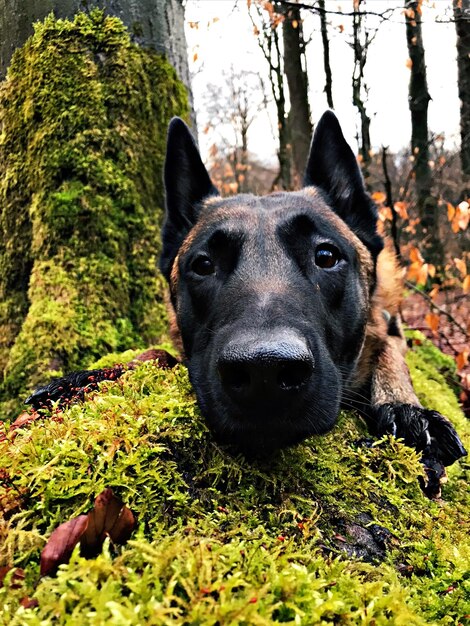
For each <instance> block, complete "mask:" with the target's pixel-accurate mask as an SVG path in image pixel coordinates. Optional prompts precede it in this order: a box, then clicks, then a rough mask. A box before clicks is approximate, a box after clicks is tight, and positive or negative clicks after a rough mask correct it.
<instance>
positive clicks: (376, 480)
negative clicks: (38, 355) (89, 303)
mask: <svg viewBox="0 0 470 626" xmlns="http://www.w3.org/2000/svg"><path fill="white" fill-rule="evenodd" d="M420 350H421V348H420V347H417V348H416V354H415V356H416V357H422V356H423V355H422V354H420ZM128 356H129V355H126V359H123V360H127V357H128ZM413 376H414V379H415V383H417V384H418V385H421V386H423V387H424V386H425V381H429V380H430V379H429V378H428V377H427V374H426V372H425V371H424V370H418V369H416V368H413ZM433 407H434V408H436V409H437V410H441V411H442V410H443V409H444V407H450V408H451V413H452V414H449V416H450V417H451V418H453V419H454V421H456V422H457V426H458V428H459V431H460V434H461V435H462V438H463V439H464V443H465V444H466V445H467V447H468V443H469V439H470V429H469V427H468V424H466V423H465V419H464V418H463V416H462V415H461V414H460V413H459V411H458V406H457V403H456V400H455V396H454V395H453V392H452V391H451V390H450V389H449V388H448V387H446V386H445V384H444V383H442V382H441V383H440V385H439V388H438V390H437V392H436V396H435V397H434V398H433ZM364 435H365V430H364V427H363V424H362V423H361V421H360V420H359V419H358V418H356V417H354V416H353V415H342V416H341V419H340V421H339V424H338V426H337V427H336V429H335V430H334V432H332V433H331V434H329V435H326V436H322V437H313V438H311V439H310V440H308V441H307V442H306V443H305V444H303V445H300V446H297V447H295V448H292V449H290V450H286V451H283V452H281V453H279V454H278V455H276V456H273V457H271V458H270V459H269V460H268V461H265V462H263V463H261V462H259V463H248V462H246V461H245V460H244V459H243V458H239V457H233V456H230V455H229V454H228V453H227V451H224V450H221V449H220V448H219V447H218V446H217V445H216V444H215V443H214V442H213V440H212V437H211V435H210V433H209V432H208V431H207V428H206V426H205V424H204V421H203V420H202V419H201V417H200V415H199V411H198V408H197V406H196V402H195V398H194V396H193V394H192V391H191V388H190V385H189V382H188V378H187V373H186V370H185V369H184V368H183V367H182V366H179V367H178V368H176V369H175V370H172V371H163V370H160V369H158V367H156V366H155V364H152V363H146V364H144V365H142V366H141V367H139V368H138V369H137V370H135V371H132V372H127V373H126V374H125V375H124V377H123V378H122V379H120V380H119V381H117V382H116V383H112V384H111V383H105V384H104V385H103V387H102V390H101V391H100V392H99V393H96V394H93V395H92V396H91V397H90V398H89V399H88V400H87V402H85V403H84V404H82V405H76V406H74V407H71V408H70V409H69V410H67V411H65V412H64V413H53V414H52V416H51V417H50V418H49V419H48V420H45V421H42V422H35V423H34V424H33V425H32V426H30V427H28V428H27V429H24V430H21V431H17V434H16V437H15V438H14V440H12V441H11V442H10V441H5V442H3V443H0V468H4V471H3V477H2V480H3V489H2V490H0V504H1V507H2V509H3V511H5V513H4V515H3V522H2V526H1V530H0V546H2V547H1V548H0V555H1V562H0V565H6V566H9V567H13V568H21V569H23V570H24V579H18V576H17V577H16V579H15V578H14V570H12V571H11V572H10V573H9V574H8V575H7V577H6V579H5V583H4V587H3V589H1V590H0V606H2V605H3V619H4V620H5V622H7V623H9V624H21V625H23V624H38V625H39V624H41V625H47V624H52V623H54V624H84V625H86V624H94V625H97V624H108V623H116V624H126V625H127V624H129V625H131V624H136V625H137V624H143V623H145V624H161V625H164V624H169V623H171V624H180V625H183V624H184V625H187V624H191V625H193V624H194V625H195V624H213V625H215V624H233V625H236V624H237V625H238V624H277V623H289V624H305V625H310V624H315V623H322V624H350V625H353V624H359V623H360V624H370V625H372V624H375V625H376V626H378V625H382V624H394V625H396V624H430V623H431V624H455V625H457V624H459V623H461V624H465V619H467V618H466V617H465V616H468V614H469V613H470V601H469V598H470V579H469V574H468V562H469V559H470V539H469V537H470V532H469V531H470V528H469V525H470V524H469V520H470V509H469V503H468V497H467V495H468V492H467V489H468V487H467V484H468V483H467V482H466V479H468V469H469V468H468V465H466V464H465V463H462V464H455V465H454V466H453V467H452V468H451V477H450V481H449V483H448V484H447V485H446V486H445V487H444V490H443V498H442V500H441V501H437V502H435V501H429V500H427V499H426V498H425V497H424V496H423V495H422V493H421V491H420V489H419V487H418V481H417V478H418V476H420V475H421V474H422V470H421V466H420V462H419V457H418V455H417V454H416V453H415V452H414V451H412V450H411V449H409V448H407V447H405V446H404V445H403V444H402V443H400V442H399V441H396V440H394V439H393V438H385V439H383V440H381V441H379V442H376V443H375V444H374V445H372V446H371V445H370V442H368V441H367V440H365V439H364ZM9 437H11V435H9ZM105 487H112V488H113V490H114V491H115V493H116V494H118V495H119V496H120V497H121V498H122V500H123V501H124V502H125V503H126V504H127V505H128V506H129V507H130V508H131V509H132V510H133V511H134V513H135V514H136V515H137V519H138V524H139V527H138V530H137V532H136V533H135V535H134V536H133V538H132V540H131V541H130V542H129V543H128V544H127V545H125V546H124V547H122V548H117V547H115V546H112V545H109V544H107V545H105V550H104V552H103V554H102V555H100V556H99V557H97V558H96V559H93V560H84V559H83V558H81V557H80V556H79V554H78V552H77V551H76V552H75V553H74V556H73V557H72V560H71V562H70V563H69V564H68V565H63V566H61V567H60V570H59V573H58V575H57V577H55V578H44V579H39V574H38V571H39V565H38V563H39V554H40V551H41V549H42V548H43V546H44V545H45V542H46V540H47V538H48V537H49V536H50V534H51V532H52V530H53V529H54V528H55V527H57V526H58V525H59V524H60V523H62V522H64V521H66V520H68V519H70V518H71V517H73V516H76V515H78V514H80V513H82V512H84V511H86V510H88V509H89V508H90V506H91V503H92V501H93V499H94V497H95V496H96V495H97V494H98V493H99V492H100V491H102V490H103V489H104V488H105ZM26 597H28V598H33V599H34V600H36V601H37V602H38V606H37V607H32V608H25V607H23V606H21V605H20V602H21V601H22V600H23V604H25V600H24V599H25V598H26Z"/></svg>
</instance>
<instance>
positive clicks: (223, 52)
mask: <svg viewBox="0 0 470 626" xmlns="http://www.w3.org/2000/svg"><path fill="white" fill-rule="evenodd" d="M402 4H403V2H399V1H396V0H368V2H367V3H366V8H368V9H369V10H371V11H377V12H380V11H383V10H384V9H385V8H387V7H391V6H398V7H399V6H402ZM424 4H425V5H424V10H423V39H424V45H425V49H426V65H427V68H428V87H429V92H430V94H431V97H432V101H431V102H430V104H429V127H430V130H431V131H433V132H435V133H441V132H443V133H445V136H446V141H447V144H448V145H456V144H458V141H459V110H460V101H459V98H458V92H457V65H456V51H455V41H456V36H455V26H454V24H453V23H438V22H437V20H439V19H440V20H443V21H445V20H448V19H449V18H450V17H451V15H452V2H451V0H437V1H436V2H431V1H429V2H426V0H425V3H424ZM326 5H327V9H332V10H338V9H342V10H344V11H348V12H349V11H351V10H352V0H343V2H338V1H337V0H326ZM214 18H215V21H214ZM186 19H187V22H188V23H189V22H196V23H198V28H191V27H189V25H188V27H187V33H186V34H187V39H188V49H189V56H190V66H191V69H192V71H193V72H194V74H195V75H194V79H193V90H194V97H195V104H196V109H197V110H200V111H201V110H202V109H203V107H204V96H205V93H206V86H207V84H208V83H216V84H219V83H220V85H221V88H223V83H224V81H223V72H224V70H227V69H229V68H230V66H233V67H234V68H235V70H236V71H253V70H255V71H259V72H260V73H265V72H266V67H265V64H266V61H265V60H264V58H263V56H262V54H261V51H260V50H259V48H258V45H257V41H256V37H255V36H254V35H253V27H252V24H251V22H250V20H249V18H248V15H247V8H246V0H239V2H238V5H237V3H236V2H233V1H232V0H188V1H187V4H186ZM330 22H331V26H330V28H329V34H330V46H331V67H332V73H333V99H334V103H335V110H336V113H337V115H338V117H339V118H340V121H341V124H342V126H343V130H344V132H345V135H346V137H347V139H348V141H349V142H350V143H351V145H352V146H353V147H354V149H357V145H356V141H355V136H356V124H357V122H358V117H357V113H356V109H355V108H354V107H353V105H352V103H351V98H352V87H351V76H352V71H353V53H352V50H351V47H350V46H349V45H348V43H347V42H348V41H350V40H351V36H350V33H351V18H348V17H340V16H331V17H330ZM371 24H372V22H371ZM342 28H344V30H343V32H341V29H342ZM304 31H305V34H306V35H307V36H311V42H310V43H309V46H308V48H307V65H308V74H309V83H310V94H309V97H310V105H311V109H312V118H313V122H316V121H317V120H318V119H319V118H320V116H321V114H322V113H323V111H324V110H325V109H326V108H327V102H326V97H325V94H324V92H323V90H324V84H325V76H324V71H323V49H322V44H321V36H320V32H319V19H318V18H317V17H306V19H305V22H304ZM195 55H197V59H196V60H195V61H194V60H193V59H194V56H195ZM407 59H408V52H407V47H406V38H405V25H404V16H403V15H402V13H401V11H397V12H395V13H394V15H393V17H392V18H391V19H390V20H389V21H388V22H386V23H383V24H382V25H381V26H380V30H379V32H378V35H377V37H376V38H375V40H374V42H373V43H372V45H371V47H370V49H369V55H368V60H367V65H366V69H365V74H366V77H365V78H366V82H367V83H368V85H369V88H370V91H369V101H368V103H367V110H368V113H369V115H370V116H371V117H372V125H371V139H372V144H373V145H374V146H376V147H380V146H381V145H386V146H390V148H391V149H392V150H399V149H400V148H402V147H404V146H407V145H408V144H409V141H410V132H411V124H410V113H409V110H408V101H407V98H408V81H409V69H408V68H407V65H406V62H407ZM268 115H271V117H272V118H273V117H274V110H271V111H270V112H266V114H260V115H259V117H258V119H257V121H256V123H255V124H253V127H252V129H251V131H250V137H249V148H250V150H251V151H252V152H254V153H256V154H257V155H259V157H260V158H262V159H263V160H266V161H273V162H274V160H275V156H274V155H275V150H276V144H275V142H274V139H273V137H272V131H271V124H270V123H269V120H268ZM203 117H204V115H203V114H202V115H201V117H200V119H202V118H203ZM213 140H214V137H213V136H211V134H210V133H209V134H208V135H206V136H201V137H200V144H201V151H202V153H203V156H205V158H207V149H208V146H209V145H210V144H211V143H212V142H213Z"/></svg>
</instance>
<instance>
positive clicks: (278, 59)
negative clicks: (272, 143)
mask: <svg viewBox="0 0 470 626" xmlns="http://www.w3.org/2000/svg"><path fill="white" fill-rule="evenodd" d="M263 6H264V8H263ZM263 6H260V4H258V3H252V4H251V5H250V7H249V16H250V18H251V21H252V24H253V30H254V33H255V35H256V36H257V38H258V44H259V46H260V49H261V51H262V53H263V56H264V58H265V59H266V63H267V65H268V71H269V84H270V88H271V91H272V94H273V98H274V102H275V105H276V111H277V126H278V133H279V149H278V159H279V175H278V176H277V178H276V180H275V181H274V186H276V187H281V188H282V189H291V188H292V176H291V166H292V156H291V143H290V136H289V124H288V120H287V108H286V94H285V90H284V64H283V55H282V51H281V38H280V36H279V25H280V24H281V23H282V22H283V20H284V16H283V15H282V14H280V13H277V12H276V11H275V10H274V6H273V4H272V3H266V4H265V5H263Z"/></svg>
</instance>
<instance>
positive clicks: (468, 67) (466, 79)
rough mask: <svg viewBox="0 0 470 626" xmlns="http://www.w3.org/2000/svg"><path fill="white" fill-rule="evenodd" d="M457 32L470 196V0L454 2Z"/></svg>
mask: <svg viewBox="0 0 470 626" xmlns="http://www.w3.org/2000/svg"><path fill="white" fill-rule="evenodd" d="M453 6H454V19H455V28H456V31H457V65H458V72H459V74H458V76H459V78H458V84H459V97H460V136H461V147H460V158H461V162H462V172H463V178H464V189H463V195H464V197H466V198H468V196H469V195H470V0H453Z"/></svg>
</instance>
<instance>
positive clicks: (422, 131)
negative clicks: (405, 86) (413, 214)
mask: <svg viewBox="0 0 470 626" xmlns="http://www.w3.org/2000/svg"><path fill="white" fill-rule="evenodd" d="M421 2H422V0H405V19H406V41H407V44H408V53H409V55H410V84H409V95H408V104H409V108H410V112H411V152H412V155H413V159H414V168H413V170H414V176H415V185H416V193H417V201H418V208H419V210H420V213H421V217H422V218H424V220H423V222H422V226H423V227H424V228H426V227H427V226H428V225H429V224H428V222H429V219H428V217H429V216H427V215H426V207H427V205H428V203H429V199H430V197H431V184H432V178H431V169H430V167H429V132H428V104H429V100H430V99H431V96H430V95H429V92H428V83H427V77H426V63H425V57H424V45H423V36H422V32H421Z"/></svg>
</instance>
